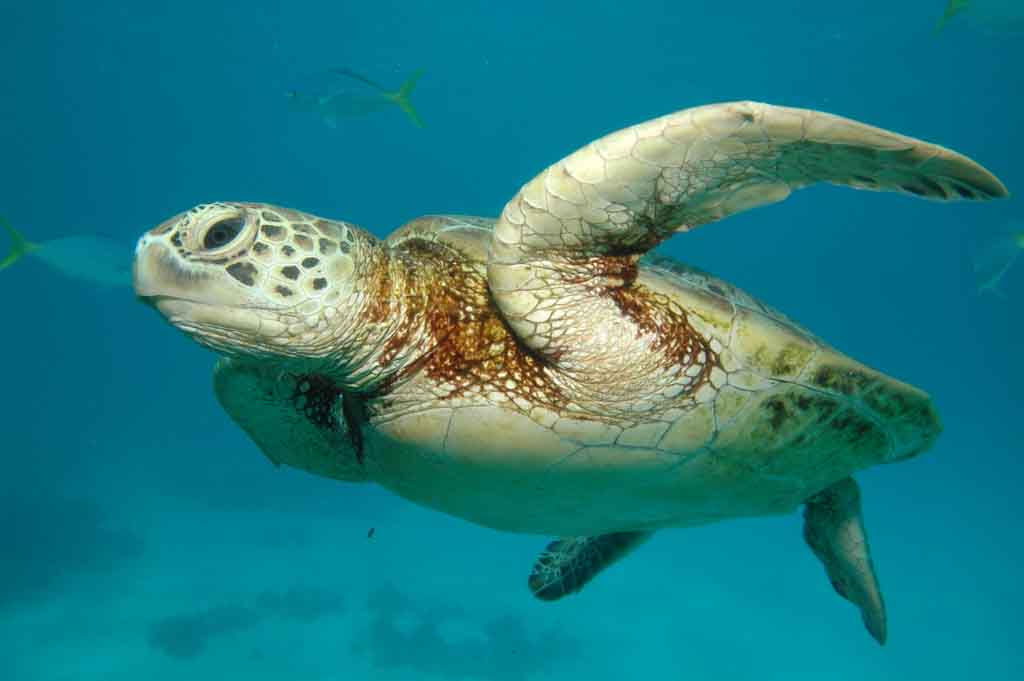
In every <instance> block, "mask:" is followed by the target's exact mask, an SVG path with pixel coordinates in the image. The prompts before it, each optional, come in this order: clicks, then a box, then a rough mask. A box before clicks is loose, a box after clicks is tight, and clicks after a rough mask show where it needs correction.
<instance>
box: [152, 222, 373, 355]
mask: <svg viewBox="0 0 1024 681" xmlns="http://www.w3.org/2000/svg"><path fill="white" fill-rule="evenodd" d="M380 250H381V246H380V244H379V243H378V242H377V240H376V239H375V238H374V237H373V236H372V235H370V234H369V233H367V232H365V231H364V230H361V229H359V228H357V227H355V226H353V225H350V224H348V223H345V222H337V221H331V220H324V219H321V218H318V217H315V216H313V215H308V214H305V213H299V212H297V211H293V210H289V209H285V208H278V207H275V206H269V205H265V204H253V203H213V204H204V205H200V206H196V207H195V208H193V209H191V210H189V211H187V212H184V213H181V214H179V215H176V216H174V217H173V218H171V219H170V220H167V221H166V222H164V223H162V224H161V225H159V226H158V227H156V228H155V229H153V230H151V231H150V232H148V233H146V234H145V235H144V236H143V237H142V238H141V239H140V240H139V243H138V246H137V247H136V251H135V268H134V279H135V292H136V294H137V295H138V296H139V297H140V298H141V299H142V300H144V301H145V302H147V303H149V304H151V305H153V306H154V307H155V308H156V309H157V310H158V311H159V312H160V314H162V315H163V316H164V317H165V318H166V319H167V320H168V321H169V322H170V323H171V324H173V325H174V326H175V327H177V328H178V329H180V330H181V331H184V332H185V333H186V334H188V335H189V336H191V337H192V338H194V339H195V340H196V341H198V342H199V343H201V344H203V345H205V346H208V347H210V348H212V349H214V350H216V351H218V352H220V353H223V354H225V355H229V356H250V357H261V358H274V357H276V358H281V359H287V360H295V361H298V362H301V363H303V365H304V368H306V369H312V370H315V371H323V372H324V373H327V374H334V373H337V372H338V371H340V373H341V374H343V375H344V374H351V373H352V368H351V366H348V365H351V364H352V363H358V362H359V361H360V356H361V351H360V348H359V347H358V346H359V341H360V340H362V339H361V338H358V337H359V336H360V335H361V334H360V333H359V330H358V328H356V327H358V324H357V320H358V316H357V315H358V313H359V311H360V308H361V306H362V304H363V302H364V301H365V298H366V295H365V293H366V287H367V286H372V285H374V283H375V278H373V277H367V276H366V274H367V272H368V271H375V270H374V267H373V264H374V258H375V257H376V254H377V253H378V252H379V251H380ZM347 347H348V350H351V352H349V351H348V350H347V349H346V348H347ZM332 369H333V370H337V371H332Z"/></svg>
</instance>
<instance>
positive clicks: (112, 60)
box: [0, 0, 1024, 681]
mask: <svg viewBox="0 0 1024 681" xmlns="http://www.w3.org/2000/svg"><path fill="white" fill-rule="evenodd" d="M944 5H945V2H944V0H907V1H905V2H881V1H874V0H872V1H868V0H859V1H848V2H844V3H829V2H809V1H806V0H778V1H777V2H773V3H761V2H731V3H679V2H658V1H654V0H633V1H631V2H628V3H627V2H610V1H607V2H606V1H597V0H591V1H590V2H586V3H563V4H562V5H561V6H560V8H559V9H553V7H554V6H555V4H554V3H548V2H536V1H533V0H528V1H525V2H518V3H514V4H512V3H504V4H502V3H488V2H468V1H467V2H442V3H426V2H422V3H421V2H398V1H393V0H376V1H375V2H371V3H365V4H357V3H339V2H323V1H318V2H302V1H296V0H289V1H288V2H276V1H274V2H271V1H267V2H259V3H254V2H241V1H230V2H229V1H222V2H217V3H211V2H208V1H204V2H197V1H196V0H176V1H174V2H165V1H162V0H161V1H159V2H157V1H156V0H151V1H150V2H146V3H128V2H112V1H109V0H95V1H94V2H90V3H79V2H67V1H61V2H49V3H17V4H16V5H15V4H14V3H4V6H3V7H0V21H2V23H3V25H4V28H5V30H4V39H3V40H2V41H0V58H2V59H0V76H2V79H0V83H2V93H0V120H2V121H3V124H2V125H0V149H2V150H3V160H4V163H3V166H2V167H0V179H2V183H0V187H2V190H0V213H2V214H5V215H6V216H7V217H8V218H9V219H10V221H11V223H12V224H14V225H17V226H18V227H19V229H21V230H22V231H23V232H24V233H25V234H26V235H27V236H28V237H29V238H30V239H32V240H34V241H44V240H46V239H51V238H57V237H64V236H71V235H78V234H82V235H86V234H88V235H93V234H95V235H103V236H105V237H109V238H114V239H120V240H123V242H124V244H125V254H126V256H125V257H126V258H128V257H130V248H131V246H132V244H133V242H134V240H135V239H136V238H137V237H138V236H139V235H140V234H141V233H142V232H143V231H145V230H147V229H150V228H152V227H153V226H155V225H156V224H158V223H159V222H161V221H162V220H164V219H166V218H167V217H169V216H170V215H173V214H174V213H176V212H178V211H181V210H184V209H186V208H188V207H190V206H192V205H194V204H197V203H200V202H205V201H213V200H247V201H266V202H271V203H277V204H281V205H285V206H291V207H294V208H298V209H302V210H305V211H309V212H312V213H315V214H320V215H324V216H329V217H335V218H342V219H346V220H349V221H352V222H355V223H358V224H361V225H364V226H366V227H367V228H368V229H371V230H372V231H373V232H374V233H376V234H377V235H380V236H384V235H386V234H387V233H388V232H389V231H390V230H392V229H394V228H396V227H397V226H399V225H400V224H402V223H403V222H405V221H407V220H409V219H411V218H413V217H415V216H417V215H420V214H426V213H438V212H448V213H464V214H478V215H495V214H497V213H498V212H499V211H500V210H501V208H502V206H503V205H504V203H505V201H507V200H508V199H509V198H510V197H511V196H512V195H513V193H514V192H515V191H516V190H517V189H518V187H519V186H520V185H521V184H522V183H524V182H526V181H527V180H529V179H530V178H531V177H532V176H533V175H534V174H535V173H536V172H538V171H540V170H541V169H543V168H544V167H545V166H546V165H548V164H549V163H551V162H553V161H555V160H557V159H558V158H560V157H561V156H563V155H565V154H567V153H569V152H571V151H572V150H573V149H575V148H577V147H579V146H581V145H583V144H585V143H586V142H588V141H590V140H591V139H593V138H595V137H597V136H600V135H602V134H604V133H606V132H610V131H612V130H615V129H617V128H620V127H623V126H626V125H630V124H633V123H637V122H640V121H643V120H646V119H648V118H652V117H654V116H657V115H661V114H663V113H667V112H670V111H673V110H676V109H680V108H684V107H687V106H691V105H696V104H701V103H708V102H713V101H721V100H730V99H748V98H749V99H758V100H763V101H768V102H773V103H778V104H787V105H793V106H803V107H812V108H818V109H823V110H827V111H831V112H834V113H839V114H842V115H846V116H850V117H854V118H857V119H860V120H863V121H865V122H869V123H872V124H876V125H880V126H883V127H887V128H891V129H894V130H898V131H901V132H906V133H908V134H912V135H914V136H918V137H923V138H925V139H930V140H933V141H936V142H938V143H940V144H944V145H946V146H950V147H953V148H956V149H957V150H959V151H962V152H964V153H967V154H969V155H970V156H972V157H974V158H976V159H978V160H979V161H980V162H982V163H984V164H985V165H986V166H987V167H988V168H990V169H992V170H993V172H995V173H996V174H998V175H999V176H1000V177H1001V179H1002V180H1003V181H1004V182H1005V183H1006V184H1007V186H1008V187H1010V189H1011V191H1014V190H1016V191H1018V192H1019V191H1022V188H1024V173H1022V171H1021V163H1020V158H1021V152H1022V151H1024V137H1022V136H1024V132H1022V128H1021V126H1020V121H1021V120H1024V97H1022V96H1021V94H1020V93H1021V92H1024V88H1022V85H1024V79H1022V78H1021V75H1020V74H1021V68H1020V67H1021V65H1022V64H1024V37H1022V36H1020V35H1012V34H1010V35H1007V34H998V33H996V34H988V33H986V32H984V31H981V30H978V29H977V28H976V27H975V26H974V25H972V24H970V23H968V22H966V21H958V20H954V21H953V22H951V23H950V25H949V27H948V28H947V29H946V31H945V32H943V33H942V34H940V35H935V34H933V32H932V27H933V25H934V23H935V21H936V20H937V18H938V16H939V15H941V13H942V10H943V7H944ZM338 66H347V67H351V68H353V69H356V70H358V71H360V72H361V73H365V74H367V75H370V76H371V77H373V78H374V79H376V80H379V81H382V82H386V83H387V84H390V85H395V86H397V84H398V83H400V82H401V81H402V80H403V79H404V78H405V77H406V76H407V75H408V74H410V73H411V72H412V71H414V70H415V69H417V68H421V67H422V68H424V69H426V75H425V76H424V77H423V78H422V80H421V81H420V84H419V86H418V88H417V90H416V92H415V94H414V96H413V99H414V101H415V103H416V106H417V108H418V110H419V112H420V113H421V115H422V116H423V118H424V119H425V120H426V123H427V127H426V128H425V129H422V130H421V129H417V128H415V127H413V126H412V125H410V124H409V122H408V120H406V119H405V118H404V117H403V115H402V113H401V112H400V111H398V110H397V109H394V110H386V111H381V112H378V113H375V114H373V115H370V116H366V117H364V118H354V119H349V120H344V121H341V122H340V124H339V125H338V126H337V127H336V128H334V129H331V128H329V127H328V126H326V125H324V123H323V121H320V120H318V119H317V118H316V117H315V116H312V115H309V114H306V113H301V112H295V111H291V110H289V108H288V107H287V105H286V102H285V98H284V97H283V94H284V92H285V91H286V90H287V89H289V88H291V87H294V83H308V82H310V81H311V80H314V81H315V80H316V78H317V77H318V74H323V73H324V72H326V70H327V69H329V68H331V67H338ZM1014 219H1016V220H1020V219H1021V210H1020V207H1019V204H1018V203H1017V200H1016V199H1010V200H1008V201H1002V202H994V203H990V204H984V205H978V204H967V203H957V204H952V205H943V204H939V203H933V202H924V201H917V200H912V199H910V198H907V197H904V196H896V195H888V194H885V195H882V194H874V193H866V192H855V191H851V190H848V189H839V188H832V187H815V188H812V189H808V190H805V191H803V192H800V193H797V194H796V195H794V197H792V198H791V199H790V200H789V201H787V202H785V203H784V204H781V205H778V206H773V207H770V208H764V209H759V210H756V211H752V212H750V213H746V214H743V215H740V216H736V217H733V218H731V219H729V220H728V221H726V222H723V223H720V224H716V225H713V226H709V227H705V228H703V229H701V230H697V231H696V232H694V233H691V234H686V235H682V236H679V237H676V238H675V239H674V240H672V241H671V242H670V243H668V244H667V245H666V246H665V247H664V251H665V252H666V253H668V254H670V255H673V256H675V257H678V258H680V259H683V260H685V261H687V262H689V263H692V264H694V265H696V266H698V267H700V268H703V269H706V270H710V271H712V272H714V273H716V274H718V275H719V276H722V277H724V278H726V279H729V280H731V281H733V282H734V283H736V284H738V285H739V286H741V287H743V288H745V289H746V290H748V291H749V292H751V293H752V294H754V295H756V296H758V297H759V298H761V299H763V300H765V301H766V302H768V303H770V304H772V305H774V306H776V307H778V308H779V309H781V310H783V311H784V312H786V313H787V314H789V315H790V316H791V317H793V318H794V319H796V320H798V321H800V322H801V323H803V324H805V325H806V326H808V327H809V328H811V329H812V330H814V331H815V332H816V333H817V334H819V335H820V336H821V337H823V338H824V339H826V340H828V341H829V342H831V343H833V344H834V345H835V346H836V347H838V348H839V349H840V350H843V351H844V352H847V353H849V354H851V355H853V356H854V357H856V358H858V359H860V360H861V361H863V362H865V363H867V364H869V365H872V366H875V367H877V368H879V369H881V370H883V371H886V372H887V373H890V374H892V375H894V376H897V377H899V378H901V379H903V380H906V381H909V382H911V383H914V384H916V385H918V386H920V387H922V388H924V389H926V390H928V391H929V392H931V393H932V394H933V395H934V397H935V400H936V403H937V405H938V407H939V409H940V411H941V412H942V414H943V416H944V421H945V425H946V431H945V433H944V434H943V436H942V437H941V439H940V440H939V442H938V444H937V445H936V446H935V447H934V449H933V450H932V451H930V452H929V453H928V454H927V455H925V456H923V457H920V458H918V459H915V460H913V461H911V462H907V463H904V464H900V465H896V466H887V467H879V468H874V469H871V470H869V471H867V472H865V473H864V474H862V475H860V476H859V479H860V482H861V486H862V489H863V492H864V504H865V516H866V522H867V527H868V531H869V533H870V538H871V542H872V548H873V553H874V557H875V562H876V565H877V567H878V571H879V576H880V579H881V582H882V586H883V589H884V591H885V595H886V599H887V605H888V608H889V619H890V641H889V643H888V645H887V646H886V647H885V648H880V647H878V646H877V645H876V644H875V643H874V642H873V641H872V640H871V639H870V638H869V637H868V635H867V634H866V632H865V631H864V630H863V627H862V625H861V623H860V621H859V617H858V616H857V614H856V612H855V610H854V609H853V608H852V607H851V606H850V605H849V604H847V603H846V602H844V601H842V600H841V599H839V598H838V597H837V596H836V595H835V594H834V593H833V591H832V588H831V587H830V585H829V584H828V581H827V580H826V578H825V576H824V574H823V571H822V569H821V566H820V565H819V564H818V563H817V561H816V560H815V559H814V558H813V556H812V555H811V553H810V552H809V551H808V550H807V549H806V547H805V546H804V544H803V540H802V538H801V536H800V528H801V521H800V519H799V516H798V515H797V514H794V515H792V516H789V517H781V518H768V519H759V520H747V521H736V522H730V523H723V524H719V525H715V526H711V527H705V528H700V529H695V530H671V531H664V532H662V533H660V534H659V535H658V536H657V537H656V538H655V539H654V540H653V541H652V542H651V543H650V544H648V545H647V546H645V547H644V548H643V549H642V550H640V551H638V552H637V553H636V554H635V555H633V556H631V557H630V558H629V559H628V560H626V561H624V562H622V563H621V564H619V565H617V566H615V567H613V568H611V569H610V570H608V571H607V572H606V573H605V574H602V575H601V576H600V577H599V578H598V579H597V580H595V582H594V583H593V584H591V585H590V586H589V587H588V588H587V589H585V590H584V592H583V593H582V594H581V595H579V596H575V597H572V598H568V599H566V600H564V601H562V602H559V603H557V604H545V603H541V602H539V601H535V600H534V599H532V597H531V596H530V594H529V592H528V590H527V589H526V586H525V577H526V575H527V573H528V571H529V568H530V565H531V564H532V561H533V559H534V557H535V555H536V553H537V552H538V551H539V550H540V549H541V548H542V546H543V545H544V543H545V541H546V540H545V539H544V538H541V537H523V536H511V535H502V534H499V533H496V532H492V531H489V530H485V529H482V528H477V527H474V526H470V525H468V524H467V523H465V522H462V521H460V520H457V519H452V518H448V517H445V516H442V515H439V514H437V513H434V512H430V511H427V510H425V509H421V508H418V507H415V506H412V505H410V504H409V503H407V502H405V501H403V500H400V499H398V498H396V497H393V496H391V495H389V494H388V493H386V492H384V491H383V490H380V489H376V488H373V487H370V486H358V487H357V486H344V485H341V484H340V483H334V482H331V481H327V480H322V479H317V478H314V477H312V476H309V475H306V474H303V473H301V472H297V471H291V470H284V469H275V468H274V467H273V466H271V465H270V464H269V463H268V462H267V461H266V460H265V459H264V458H263V456H262V455H261V454H260V453H259V451H258V450H257V449H256V448H255V446H253V445H252V444H251V443H250V442H249V441H248V440H247V439H246V438H245V437H244V436H243V434H242V433H241V432H240V431H239V430H237V429H236V428H235V427H234V426H233V425H232V424H231V423H230V422H229V420H228V418H227V417H226V416H225V415H224V414H223V413H222V411H221V410H220V408H219V407H218V405H217V404H216V402H215V400H214V398H213V395H212V391H211V389H210V369H211V366H212V362H213V357H212V356H211V354H210V353H208V352H207V351H205V350H202V349H200V348H199V347H198V346H196V345H195V344H194V343H192V342H190V341H188V340H187V339H186V338H185V337H183V336H181V335H180V334H179V333H177V332H175V331H173V330H172V329H171V328H170V327H169V326H168V325H167V324H166V323H164V322H163V321H162V320H161V319H160V318H159V317H158V316H157V315H155V314H154V313H153V312H152V311H151V310H150V309H147V308H145V307H144V306H142V305H140V304H139V303H137V302H136V301H135V300H134V299H133V297H132V296H131V294H130V292H129V289H127V288H124V289H111V288H109V287H92V286H90V285H89V284H88V283H83V282H81V281H78V280H74V279H68V278H65V277H62V276H61V275H60V274H59V273H57V272H55V271H53V270H51V269H48V268H47V267H46V266H45V265H44V264H43V263H41V262H38V261H34V260H32V259H31V258H29V259H26V260H25V261H24V262H23V263H19V264H18V265H17V266H15V267H13V268H11V269H9V270H6V271H4V272H2V273H0V290H2V291H3V292H4V293H3V295H2V300H3V306H2V308H0V329H2V333H0V349H2V356H3V360H4V361H3V367H4V372H3V383H2V385H3V388H4V390H3V397H2V402H0V406H2V409H0V426H2V428H0V432H2V434H3V440H2V444H0V459H2V463H3V474H2V475H0V518H2V519H3V520H2V523H0V527H2V529H0V679H16V680H18V681H37V680H40V681H41V680H47V681H49V680H62V679H67V680H71V679H74V680H76V681H79V680H91V679H104V680H120V679H125V680H129V679H130V680H136V679H156V680H162V679H224V678H246V679H251V680H253V681H259V680H262V679H289V680H290V681H300V680H305V679H310V680H312V679H316V680H328V679H382V680H383V679H388V680H391V679H497V680H500V681H504V680H506V679H507V680H510V681H511V680H518V679H567V678H581V679H582V678H586V679H589V680H598V679H630V678H665V679H677V678H685V679H716V680H717V679H729V680H732V679H736V680H746V679H750V680H754V679H756V680H757V681H765V680H767V679H786V680H795V679H823V678H824V679H856V680H864V679H932V680H939V679H957V680H960V679H965V678H986V679H1011V678H1024V668H1022V662H1021V656H1020V648H1019V645H1020V640H1021V639H1022V636H1024V625H1022V624H1021V618H1020V616H1019V613H1020V612H1021V611H1022V610H1024V596H1022V595H1021V590H1020V588H1019V586H1020V565H1021V564H1022V563H1024V546H1022V542H1021V540H1020V537H1021V536H1022V535H1021V532H1020V530H1019V528H1018V527H1017V525H1018V524H1019V522H1020V521H1021V520H1022V519H1024V501H1022V499H1024V495H1022V493H1021V484H1022V482H1024V476H1022V473H1024V464H1022V463H1021V461H1022V454H1024V451H1022V449H1021V444H1020V442H1021V439H1020V433H1021V426H1022V422H1024V408H1022V399H1021V395H1020V389H1021V386H1024V353H1022V352H1021V348H1022V344H1021V335H1022V333H1024V324H1022V322H1021V321H1020V317H1019V313H1020V312H1021V301H1022V300H1024V262H1021V263H1018V269H1016V270H1013V271H1011V272H1010V273H1009V274H1008V275H1007V278H1006V279H1005V281H1004V282H1003V286H1002V288H1003V289H1004V291H1005V293H1006V297H1005V298H999V297H995V296H978V295H977V294H976V292H975V285H976V283H975V281H974V279H973V274H972V271H971V266H970V262H971V261H970V254H971V253H972V252H973V251H974V249H976V248H978V247H979V245H981V244H983V243H984V241H985V240H986V238H988V237H989V236H990V235H995V234H997V233H998V232H999V230H1000V229H1001V228H1002V226H1003V225H1005V224H1007V223H1009V222H1011V221H1012V220H1014ZM370 528H374V533H373V537H372V538H368V537H367V534H368V531H369V529H370Z"/></svg>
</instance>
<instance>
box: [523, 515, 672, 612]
mask: <svg viewBox="0 0 1024 681" xmlns="http://www.w3.org/2000/svg"><path fill="white" fill-rule="evenodd" d="M651 534H652V533H651V532H613V533H611V534H602V535H598V536H596V537H566V538H563V539H556V540H555V541H553V542H551V543H550V544H548V547H547V549H545V550H544V553H542V554H540V557H539V558H538V559H537V562H536V564H535V565H534V566H533V572H531V573H530V591H532V592H533V595H534V596H536V597H537V598H539V599H541V600H544V601H556V600H558V599H559V598H561V597H563V596H568V595H569V594H573V593H576V592H577V591H579V590H580V589H582V588H583V587H584V585H586V584H587V582H589V581H590V580H591V579H593V578H594V577H595V576H596V575H597V573H599V572H601V570H604V569H605V568H606V567H608V566H609V565H611V564H612V563H614V562H615V561H617V560H618V559H620V558H622V557H623V556H625V555H626V554H627V553H629V552H630V551H632V550H633V549H635V548H636V547H637V546H639V545H640V544H642V543H644V542H645V541H647V539H648V538H650V536H651Z"/></svg>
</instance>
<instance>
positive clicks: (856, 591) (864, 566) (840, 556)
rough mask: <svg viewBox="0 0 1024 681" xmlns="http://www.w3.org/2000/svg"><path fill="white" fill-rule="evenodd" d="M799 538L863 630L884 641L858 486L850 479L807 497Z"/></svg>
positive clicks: (882, 607) (880, 603)
mask: <svg viewBox="0 0 1024 681" xmlns="http://www.w3.org/2000/svg"><path fill="white" fill-rule="evenodd" d="M804 539H805V540H807V544H808V545H809V546H810V547H811V550H812V551H813V552H814V555H815V556H817V557H818V560H820V561H821V562H822V563H823V564H824V566H825V572H826V573H827V574H828V578H829V580H830V581H831V582H832V586H833V587H834V588H835V590H836V593H838V594H839V595H840V596H842V597H843V598H845V599H846V600H848V601H850V602H851V603H853V604H854V605H856V606H857V607H858V608H860V613H861V617H862V618H863V620H864V626H866V627H867V629H868V632H870V634H871V635H872V636H873V637H874V639H875V640H876V641H878V642H879V643H880V644H882V645H885V638H886V622H885V603H884V602H883V601H882V591H881V589H880V588H879V586H878V577H877V576H876V575H875V566H874V564H873V563H872V562H871V552H870V550H869V548H868V538H867V533H866V532H865V531H864V522H863V520H862V518H861V510H860V488H859V487H858V486H857V483H856V481H854V479H853V478H846V479H845V480H840V481H839V482H837V483H836V484H834V485H832V486H831V487H828V488H826V489H825V490H823V491H821V492H819V493H818V494H816V495H815V496H813V497H812V498H811V499H810V500H808V502H807V507H806V509H805V510H804Z"/></svg>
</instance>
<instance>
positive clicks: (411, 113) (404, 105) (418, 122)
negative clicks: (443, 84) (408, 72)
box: [389, 69, 426, 128]
mask: <svg viewBox="0 0 1024 681" xmlns="http://www.w3.org/2000/svg"><path fill="white" fill-rule="evenodd" d="M422 75H423V69H420V70H419V71H417V72H416V73H414V74H412V76H410V77H409V80H407V81H405V82H404V83H402V87H400V88H398V92H395V93H392V94H390V95H389V96H390V97H391V100H392V101H394V103H395V104H397V105H398V106H399V107H400V108H401V109H402V111H404V112H405V115H406V116H408V117H409V118H410V120H412V123H413V125H415V126H416V127H417V128H423V127H426V126H425V125H424V123H423V119H422V118H420V115H419V114H418V113H417V112H416V109H414V108H413V106H412V102H410V101H409V95H411V94H412V91H413V89H414V88H415V87H416V81H418V80H419V79H420V76H422Z"/></svg>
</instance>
